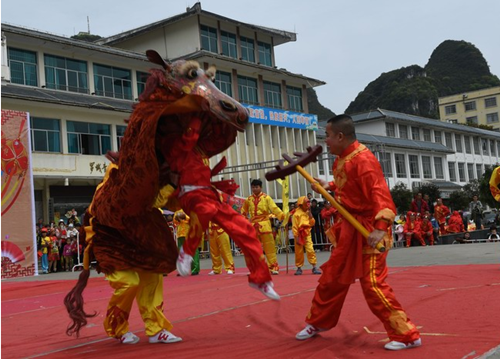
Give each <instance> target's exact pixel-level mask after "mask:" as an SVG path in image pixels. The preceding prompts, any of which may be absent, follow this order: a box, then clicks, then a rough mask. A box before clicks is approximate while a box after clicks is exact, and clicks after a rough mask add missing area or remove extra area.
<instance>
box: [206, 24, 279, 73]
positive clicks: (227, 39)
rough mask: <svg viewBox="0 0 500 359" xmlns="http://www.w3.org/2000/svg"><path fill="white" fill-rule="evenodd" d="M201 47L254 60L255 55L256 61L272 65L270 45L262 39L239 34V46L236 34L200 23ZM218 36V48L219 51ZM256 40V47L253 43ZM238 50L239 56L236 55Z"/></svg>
mask: <svg viewBox="0 0 500 359" xmlns="http://www.w3.org/2000/svg"><path fill="white" fill-rule="evenodd" d="M200 33H201V47H202V49H203V50H207V51H210V52H215V53H217V54H219V53H220V54H221V55H224V56H229V57H232V58H233V59H240V60H243V61H248V62H254V63H255V59H256V57H257V58H258V63H259V64H261V65H265V66H273V63H272V51H271V45H270V44H268V43H265V42H262V41H255V40H254V39H251V38H249V37H245V36H240V37H239V39H240V47H239V49H238V43H237V41H236V35H235V34H232V33H230V32H227V31H223V30H220V32H219V31H217V29H216V28H213V27H209V26H206V25H200ZM219 37H220V48H221V51H220V52H219ZM256 42H257V47H255V43H256ZM238 50H239V56H238Z"/></svg>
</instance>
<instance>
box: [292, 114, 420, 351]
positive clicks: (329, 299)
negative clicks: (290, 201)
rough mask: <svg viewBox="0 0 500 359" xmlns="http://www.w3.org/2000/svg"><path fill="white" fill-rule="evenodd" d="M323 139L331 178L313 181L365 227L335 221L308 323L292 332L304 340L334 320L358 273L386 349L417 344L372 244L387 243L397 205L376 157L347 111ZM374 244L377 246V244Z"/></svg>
mask: <svg viewBox="0 0 500 359" xmlns="http://www.w3.org/2000/svg"><path fill="white" fill-rule="evenodd" d="M326 144H327V146H328V147H329V150H330V153H332V154H334V155H336V156H337V158H336V160H335V163H334V165H333V173H334V178H335V182H330V183H328V182H326V181H324V180H321V179H317V178H315V180H316V181H317V184H314V185H313V186H312V188H313V190H314V191H316V192H320V191H319V190H318V188H317V186H321V187H323V188H324V189H327V190H330V191H334V192H335V197H336V200H337V202H339V203H340V204H342V205H343V206H344V208H345V209H346V210H347V211H349V212H350V213H351V215H352V216H354V217H355V218H356V219H357V220H358V221H359V222H360V223H361V224H362V225H363V226H364V227H365V228H366V229H367V230H368V231H369V235H368V236H367V238H366V239H365V238H364V237H363V235H362V234H361V233H359V232H358V231H357V230H356V229H355V227H354V226H353V225H352V224H350V223H349V222H348V221H347V220H345V218H344V217H342V216H339V217H338V220H336V221H335V224H334V227H333V231H332V234H333V236H334V237H335V241H336V243H337V246H336V248H335V250H334V251H333V252H332V255H331V257H330V259H329V260H328V261H327V262H326V263H325V264H324V265H323V266H322V267H321V269H322V270H323V274H322V275H321V277H320V279H319V285H318V287H317V288H316V292H315V294H314V298H313V301H312V306H311V309H310V311H309V313H308V315H307V317H306V323H307V325H306V327H305V328H304V329H303V330H302V331H301V332H299V333H298V334H297V336H296V338H297V339H299V340H305V339H309V338H311V337H313V336H314V335H316V334H317V333H319V332H321V331H326V330H329V329H331V328H333V327H335V326H336V325H337V323H338V320H339V317H340V312H341V309H342V305H343V303H344V300H345V298H346V295H347V292H348V291H349V287H350V285H351V284H352V283H354V281H355V279H359V281H360V283H361V287H362V290H363V293H364V296H365V298H366V301H367V303H368V306H369V307H370V309H371V311H372V312H373V313H374V314H375V315H376V316H377V317H378V318H379V319H380V321H381V322H382V323H383V324H384V327H385V329H386V331H387V334H388V336H389V338H390V340H391V341H390V342H389V343H387V344H386V345H385V348H386V349H388V350H401V349H407V348H412V347H417V346H420V345H421V339H420V333H419V332H418V330H417V329H416V327H415V325H414V324H413V323H412V322H411V321H410V319H409V318H408V317H407V315H406V313H405V311H404V310H403V308H402V306H401V305H400V304H399V302H398V301H397V300H396V298H395V296H394V293H393V291H392V288H391V287H390V286H389V285H388V284H387V283H386V282H385V279H386V277H387V265H386V257H387V253H388V252H383V253H381V252H380V251H379V250H377V249H376V247H377V244H379V243H382V244H384V245H385V247H386V248H390V245H391V241H392V235H391V226H392V223H393V222H394V218H395V213H396V208H395V205H394V202H393V201H392V199H391V194H390V192H389V188H388V187H387V184H386V182H385V179H384V175H383V173H382V169H381V167H380V164H379V162H378V161H377V159H376V158H375V156H374V155H373V153H371V152H370V151H369V150H368V149H367V148H366V147H365V146H364V145H362V144H360V143H359V142H358V141H357V140H356V133H355V130H354V123H353V121H352V119H351V117H349V116H347V115H339V116H335V117H333V118H331V119H330V120H329V121H328V124H327V126H326ZM377 248H381V246H380V244H379V246H378V247H377Z"/></svg>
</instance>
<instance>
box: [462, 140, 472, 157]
mask: <svg viewBox="0 0 500 359" xmlns="http://www.w3.org/2000/svg"><path fill="white" fill-rule="evenodd" d="M464 142H465V153H469V154H471V153H472V148H471V146H470V137H469V136H464Z"/></svg>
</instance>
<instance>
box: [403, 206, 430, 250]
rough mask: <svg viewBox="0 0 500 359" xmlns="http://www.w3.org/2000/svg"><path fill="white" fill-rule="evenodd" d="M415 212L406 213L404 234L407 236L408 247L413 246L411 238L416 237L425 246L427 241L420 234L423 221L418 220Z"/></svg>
mask: <svg viewBox="0 0 500 359" xmlns="http://www.w3.org/2000/svg"><path fill="white" fill-rule="evenodd" d="M416 217H417V216H416V214H415V212H408V213H407V214H406V223H405V227H404V229H403V234H404V236H405V238H406V248H408V247H410V246H411V240H412V239H416V240H418V241H419V242H420V244H421V245H422V246H425V241H424V240H423V239H422V236H421V235H420V224H421V223H422V222H421V221H417V219H416Z"/></svg>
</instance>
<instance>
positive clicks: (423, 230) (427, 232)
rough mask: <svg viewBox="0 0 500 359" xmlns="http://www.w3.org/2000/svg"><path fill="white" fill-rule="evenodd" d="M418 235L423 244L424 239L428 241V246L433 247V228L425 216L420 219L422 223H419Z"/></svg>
mask: <svg viewBox="0 0 500 359" xmlns="http://www.w3.org/2000/svg"><path fill="white" fill-rule="evenodd" d="M418 229H419V232H420V233H419V235H420V238H422V240H423V241H424V243H425V239H427V240H428V241H429V245H431V246H433V245H434V227H433V226H432V223H431V221H429V218H428V217H427V216H424V218H422V222H420V226H419V228H418Z"/></svg>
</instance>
